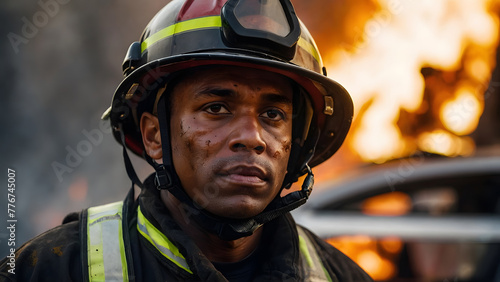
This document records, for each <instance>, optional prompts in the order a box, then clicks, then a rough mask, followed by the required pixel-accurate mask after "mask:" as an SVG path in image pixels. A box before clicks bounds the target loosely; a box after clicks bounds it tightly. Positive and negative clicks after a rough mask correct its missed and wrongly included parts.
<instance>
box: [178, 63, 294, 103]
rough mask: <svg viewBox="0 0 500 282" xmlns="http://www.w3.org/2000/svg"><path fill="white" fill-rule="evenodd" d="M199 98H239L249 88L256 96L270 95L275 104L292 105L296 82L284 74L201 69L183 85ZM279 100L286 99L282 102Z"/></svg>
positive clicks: (269, 97)
mask: <svg viewBox="0 0 500 282" xmlns="http://www.w3.org/2000/svg"><path fill="white" fill-rule="evenodd" d="M179 84H180V85H184V87H188V88H191V91H193V92H194V93H193V94H195V93H198V94H199V95H202V94H203V95H214V96H220V97H235V96H236V95H237V94H238V92H239V91H238V88H239V87H241V86H246V87H248V88H250V89H252V90H254V91H255V92H259V93H262V94H266V97H267V98H268V99H271V100H273V99H274V100H276V101H278V100H281V101H285V100H286V99H289V100H290V101H291V98H292V93H293V83H292V81H291V80H290V79H289V78H287V77H285V76H283V75H280V74H277V73H273V72H269V71H265V70H259V69H252V68H246V67H236V66H213V67H204V68H202V69H197V70H195V71H193V72H189V74H187V75H185V76H184V78H183V79H182V81H181V82H180V83H179ZM277 96H284V97H285V98H279V97H277Z"/></svg>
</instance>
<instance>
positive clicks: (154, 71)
mask: <svg viewBox="0 0 500 282" xmlns="http://www.w3.org/2000/svg"><path fill="white" fill-rule="evenodd" d="M209 65H228V66H240V67H248V68H254V69H262V70H266V71H271V72H274V73H278V74H281V75H284V76H286V77H288V78H290V79H291V80H293V81H295V82H296V83H297V84H298V85H300V86H301V87H302V88H303V89H304V90H305V92H307V93H308V94H309V97H310V100H311V102H312V104H313V107H314V112H315V114H316V119H315V124H314V125H313V126H315V127H316V129H317V130H318V131H319V132H318V135H319V137H318V139H317V143H316V144H314V145H315V146H312V148H310V150H315V151H314V155H313V156H312V158H311V159H310V161H309V162H308V164H309V166H310V167H314V166H316V165H318V164H320V163H322V162H324V161H325V160H327V159H329V158H330V157H331V156H332V155H333V154H334V153H335V152H336V151H337V150H338V149H339V148H340V146H341V145H342V143H343V142H344V139H345V137H346V135H347V132H348V131H349V128H350V125H351V122H352V116H353V103H352V99H351V97H350V95H349V93H348V92H347V90H345V89H344V87H342V86H341V85H340V84H339V83H337V82H336V81H334V80H333V79H331V78H329V77H327V76H324V75H321V74H319V73H316V72H314V71H311V70H308V69H305V68H302V67H300V66H297V65H294V64H291V63H289V62H283V61H278V60H276V58H270V57H269V58H266V57H256V56H255V54H248V55H247V54H242V53H232V52H227V51H220V52H214V51H213V50H211V51H210V53H203V52H197V53H190V54H183V55H177V56H171V57H168V58H162V59H158V60H154V61H151V62H149V63H147V64H145V65H143V66H141V67H139V68H137V69H136V70H134V71H133V72H132V73H130V74H129V75H128V76H127V77H126V78H125V79H124V80H123V81H122V82H121V83H120V85H119V86H118V88H117V89H116V91H115V94H114V96H113V100H112V107H111V108H110V110H108V111H107V112H106V113H105V115H104V116H103V118H110V119H111V125H112V127H113V129H114V130H113V133H114V136H115V138H116V139H117V140H118V142H119V143H121V134H120V129H119V128H122V129H123V130H124V132H123V133H124V135H125V143H126V146H127V147H128V148H129V149H130V150H131V151H133V152H134V153H136V154H137V155H139V156H141V157H144V147H143V145H142V137H141V134H140V132H138V126H137V125H138V119H140V117H137V116H133V115H131V114H130V113H132V112H133V111H131V109H130V108H128V109H127V107H133V106H134V103H136V104H137V103H140V102H141V99H142V98H137V97H134V93H131V89H133V88H134V87H136V88H137V86H139V87H142V89H145V90H146V91H148V90H153V89H154V88H157V87H158V86H159V85H160V84H162V83H163V84H164V83H166V82H167V80H168V79H169V78H168V77H169V76H171V75H172V74H174V73H177V72H179V71H184V70H188V69H190V68H195V67H199V66H209ZM136 88H134V89H136ZM325 97H330V98H326V99H325ZM328 101H330V102H328ZM331 101H333V103H332V102H331ZM118 104H119V105H120V106H117V105H118ZM120 123H121V124H122V126H121V127H120V126H119V124H120ZM130 123H133V124H130ZM314 147H315V148H314Z"/></svg>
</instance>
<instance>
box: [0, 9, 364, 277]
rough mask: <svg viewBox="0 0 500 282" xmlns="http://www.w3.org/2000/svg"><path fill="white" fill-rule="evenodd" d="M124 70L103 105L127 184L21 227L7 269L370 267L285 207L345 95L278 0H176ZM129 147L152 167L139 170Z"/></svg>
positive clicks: (307, 185) (329, 141)
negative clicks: (121, 195)
mask: <svg viewBox="0 0 500 282" xmlns="http://www.w3.org/2000/svg"><path fill="white" fill-rule="evenodd" d="M123 73H124V76H125V78H124V80H123V81H122V83H121V84H120V85H119V86H118V88H117V90H116V92H115V94H114V96H113V98H112V102H111V107H110V108H109V109H108V111H106V112H105V113H104V115H103V118H104V119H109V120H110V122H111V126H112V128H113V134H114V137H115V138H116V140H117V141H118V142H119V143H120V144H121V145H122V146H123V150H124V151H123V152H124V160H125V166H126V169H127V173H128V175H129V177H130V178H131V180H132V189H131V190H130V192H129V195H128V196H127V198H126V199H125V200H124V201H119V202H116V203H111V204H108V205H103V206H98V207H92V208H89V209H86V210H84V211H83V212H81V213H79V214H77V215H75V214H73V215H70V216H68V217H67V218H66V219H65V221H64V224H63V225H61V226H58V227H56V228H54V229H52V230H50V231H48V232H46V233H44V234H42V235H40V236H38V237H37V238H35V239H33V240H31V241H29V242H28V243H26V244H25V245H24V246H23V247H21V248H20V249H19V250H17V252H16V266H15V268H16V269H15V274H12V273H11V272H10V273H9V271H8V270H9V266H8V262H9V261H8V260H4V261H3V262H2V265H1V275H2V276H3V277H4V278H7V279H11V280H17V281H28V280H29V281H371V279H370V277H369V276H368V275H367V274H366V273H365V272H364V271H363V270H361V269H360V268H359V267H358V266H357V265H356V264H355V263H354V262H352V261H351V260H350V259H349V258H347V257H346V256H345V255H343V254H342V253H341V252H339V251H338V250H336V249H335V248H334V247H332V246H330V245H328V244H327V243H325V242H324V241H323V240H321V239H320V238H318V237H317V236H316V235H314V234H313V233H311V232H310V231H309V230H307V229H305V228H303V227H300V226H297V225H296V224H295V223H294V221H293V218H292V217H291V215H290V214H289V211H291V210H293V209H295V208H297V207H298V206H300V205H302V204H304V203H305V202H306V200H307V198H308V197H309V194H310V193H311V190H312V188H313V182H314V180H313V177H314V176H313V173H312V170H311V168H312V167H314V166H316V165H318V164H320V163H322V162H323V161H325V160H327V159H328V158H330V157H331V156H332V155H333V154H334V153H335V152H336V151H337V150H338V148H339V147H340V145H341V144H342V142H343V140H344V138H345V136H346V134H347V132H348V130H349V127H350V123H351V119H352V114H353V106H352V101H351V98H350V96H349V94H348V93H347V91H346V90H345V89H344V88H343V87H342V86H341V85H339V84H338V83H336V82H335V81H333V80H332V79H330V78H328V77H327V76H326V70H325V68H324V67H323V65H322V61H321V57H320V55H319V52H318V50H317V48H316V45H315V43H314V41H313V39H312V37H311V36H310V34H309V32H308V31H307V29H306V27H305V26H304V25H303V24H302V23H301V22H300V20H299V19H298V18H297V16H296V15H295V11H294V9H293V6H292V4H291V3H290V2H289V1H288V0H204V1H194V0H174V1H172V2H170V3H169V4H167V5H166V6H165V7H164V8H163V9H162V10H161V11H160V12H159V13H158V14H157V15H156V16H155V17H154V18H153V19H152V20H151V21H150V23H149V24H148V26H147V27H146V28H145V30H144V32H143V34H142V37H141V39H140V41H139V42H134V43H132V44H131V46H130V48H129V50H128V52H127V54H126V57H125V60H124V63H123ZM127 149H128V150H130V151H131V152H133V153H135V154H137V155H139V156H141V157H142V158H144V159H145V160H146V161H147V162H148V163H149V164H151V165H152V166H153V168H154V169H155V173H153V174H152V175H151V176H150V177H148V178H147V179H146V180H145V181H144V182H142V181H140V180H139V178H138V177H137V175H136V173H135V172H134V169H133V167H132V164H131V162H130V159H129V156H128V152H127ZM299 179H300V182H301V183H299V185H298V187H299V189H296V190H295V191H289V188H290V187H291V185H292V184H293V183H294V182H297V181H298V180H299ZM134 185H135V186H137V187H140V188H141V189H140V190H141V192H140V194H139V195H138V196H137V195H134Z"/></svg>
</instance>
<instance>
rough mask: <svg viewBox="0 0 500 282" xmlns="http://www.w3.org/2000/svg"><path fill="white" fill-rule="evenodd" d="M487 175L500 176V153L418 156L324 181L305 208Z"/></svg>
mask: <svg viewBox="0 0 500 282" xmlns="http://www.w3.org/2000/svg"><path fill="white" fill-rule="evenodd" d="M488 176H491V177H499V176H500V156H496V155H493V156H491V155H490V156H475V157H456V158H444V157H429V156H425V155H422V156H416V157H413V158H407V159H400V160H396V161H392V162H389V163H386V164H382V165H372V166H367V167H364V168H361V169H358V170H357V171H356V172H355V173H351V174H350V175H347V176H345V177H342V178H339V179H337V180H334V181H329V182H324V183H321V184H320V185H318V187H317V189H316V190H318V191H314V192H313V193H312V194H311V197H310V199H309V200H308V202H307V203H306V205H305V207H304V208H306V209H308V208H311V209H316V208H321V207H322V206H325V205H329V206H332V205H335V204H336V203H338V204H341V203H343V202H345V201H347V200H351V199H354V198H364V197H369V196H372V195H377V194H381V193H387V192H391V191H400V190H404V189H407V188H408V187H412V186H414V185H416V184H419V183H420V184H421V183H437V182H439V181H450V180H453V179H464V178H467V177H488Z"/></svg>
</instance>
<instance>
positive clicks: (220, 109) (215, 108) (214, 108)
mask: <svg viewBox="0 0 500 282" xmlns="http://www.w3.org/2000/svg"><path fill="white" fill-rule="evenodd" d="M204 110H205V111H206V112H208V113H210V114H227V113H229V111H228V110H227V109H226V107H224V105H222V104H212V105H208V106H206V107H205V109H204Z"/></svg>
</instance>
